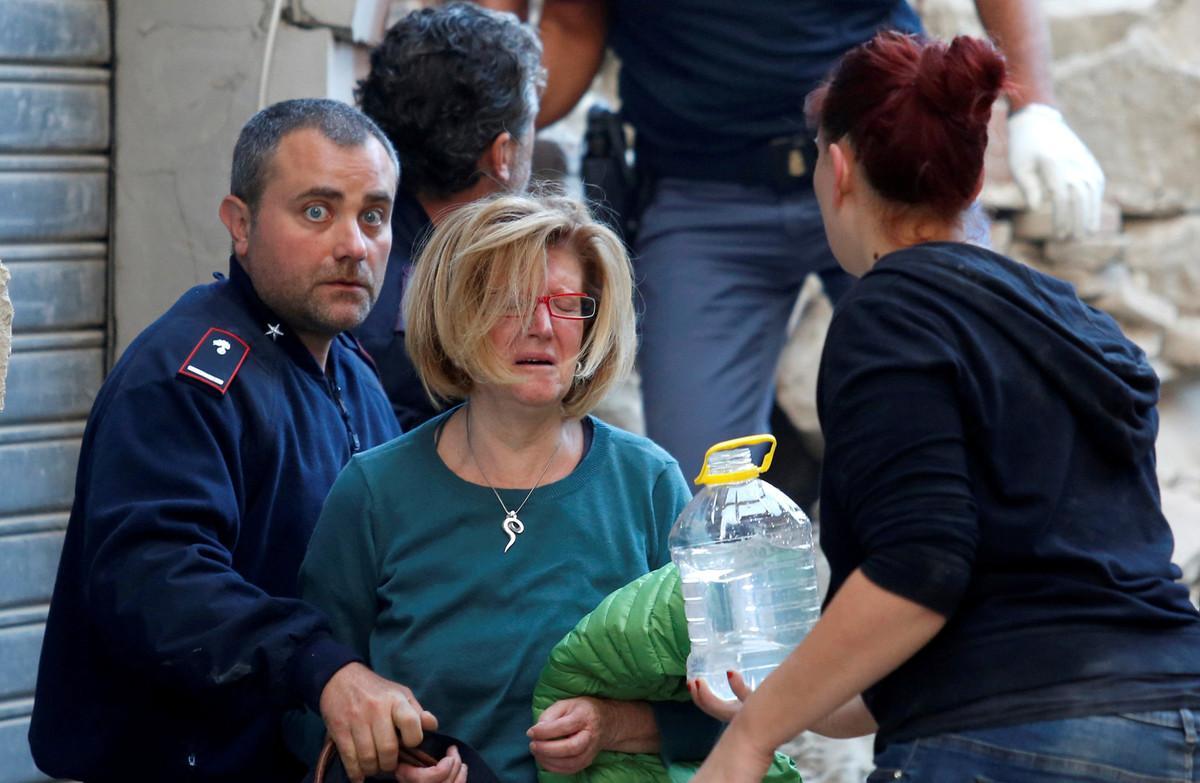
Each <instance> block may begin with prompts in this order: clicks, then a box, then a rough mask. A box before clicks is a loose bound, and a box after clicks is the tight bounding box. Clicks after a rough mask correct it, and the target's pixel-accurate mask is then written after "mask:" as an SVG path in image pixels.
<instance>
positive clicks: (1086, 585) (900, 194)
mask: <svg viewBox="0 0 1200 783" xmlns="http://www.w3.org/2000/svg"><path fill="white" fill-rule="evenodd" d="M1005 86H1006V76H1005V64H1004V61H1003V59H1002V58H1001V56H1000V55H999V54H998V53H997V52H996V51H995V50H994V49H993V48H992V47H991V45H990V44H988V43H986V42H983V41H979V40H975V39H971V38H956V39H955V40H954V41H953V42H952V43H950V44H949V45H947V44H944V43H934V42H923V41H921V40H920V39H916V38H913V37H908V36H902V35H899V34H886V33H885V34H881V35H879V36H877V37H876V38H875V39H873V40H872V41H870V42H868V43H867V44H864V45H863V46H861V47H859V48H858V49H855V50H853V51H852V52H850V53H849V54H847V55H846V56H845V58H844V59H843V60H842V62H841V63H840V64H839V66H838V67H837V69H836V70H835V71H834V73H833V75H832V77H831V78H830V79H829V81H828V82H827V83H826V84H825V85H824V86H823V87H821V88H820V89H819V90H817V91H816V92H814V94H813V95H812V96H811V97H810V99H809V115H810V120H811V121H812V123H813V127H815V128H818V129H819V133H818V146H819V148H820V157H819V160H818V163H817V168H816V172H815V188H816V194H817V198H818V200H819V202H820V205H821V213H822V216H823V218H824V222H825V230H826V232H827V233H828V236H829V241H830V244H831V246H832V248H833V251H834V254H835V255H836V256H837V259H838V261H839V262H840V263H841V265H842V266H843V267H844V268H845V269H846V270H847V271H849V272H850V273H851V274H853V275H855V276H857V277H859V278H861V279H860V280H859V281H858V282H857V283H856V284H855V285H854V287H853V288H852V289H851V290H850V292H849V293H848V294H847V295H846V296H845V298H844V299H843V300H842V301H841V302H840V303H839V305H838V308H837V310H836V313H835V315H834V319H833V323H832V326H831V328H830V331H829V336H828V339H827V342H826V344H825V352H824V356H823V359H822V364H821V375H820V383H819V390H818V398H819V409H820V414H821V424H822V428H823V430H824V433H825V438H826V450H825V458H824V459H825V462H824V475H823V479H822V488H821V512H822V523H821V528H822V530H821V535H822V538H821V544H822V546H823V547H824V549H825V552H826V554H827V556H828V558H829V562H830V565H831V568H832V582H831V585H830V594H831V595H832V599H831V600H830V601H829V602H828V604H827V606H826V610H825V613H824V616H823V617H822V619H821V621H820V622H819V623H818V624H817V625H816V627H815V628H814V629H813V631H812V633H811V634H810V635H809V636H808V638H807V639H806V640H805V641H804V643H803V644H801V645H800V647H799V648H798V649H797V650H796V651H795V652H794V653H793V654H792V655H791V657H789V658H788V659H787V661H786V662H785V663H784V664H783V665H782V666H780V668H779V669H778V670H777V671H776V672H775V673H774V674H773V675H772V676H771V677H769V678H768V679H767V680H766V682H764V683H763V685H762V687H761V688H760V689H759V690H758V691H757V692H756V693H754V694H752V695H746V694H745V692H744V689H742V688H741V683H740V682H735V683H734V684H735V689H738V690H740V692H741V693H742V695H745V696H746V699H745V704H744V706H742V708H741V710H740V712H738V713H737V714H736V717H735V718H734V720H733V722H732V723H731V725H730V726H729V728H728V730H727V731H726V732H725V734H724V736H723V737H722V739H721V741H720V742H719V743H718V745H717V747H716V748H715V749H714V751H713V753H712V755H711V756H710V757H709V760H708V761H707V762H706V763H705V765H704V767H703V768H702V769H701V771H700V773H699V775H698V776H697V777H696V778H695V783H715V782H719V783H731V781H732V782H733V783H736V782H737V781H757V780H758V779H759V777H760V775H761V773H762V771H763V770H765V769H766V766H767V763H768V761H769V760H770V758H771V751H772V750H774V748H775V747H776V746H778V745H779V744H781V743H782V742H785V741H786V740H788V739H789V738H791V737H792V736H794V735H796V734H798V733H799V732H801V731H803V730H806V729H814V730H817V731H820V732H822V733H827V734H830V735H833V736H851V735H855V734H861V733H868V732H870V731H872V730H877V732H878V733H877V740H876V759H875V760H876V764H877V767H878V769H877V771H876V772H875V774H874V775H873V776H872V777H871V778H870V780H912V781H974V780H985V779H986V780H1000V781H1006V783H1017V781H1020V783H1031V782H1041V781H1051V780H1053V781H1063V780H1087V781H1118V780H1119V781H1134V780H1136V781H1160V780H1161V781H1165V780H1172V781H1175V780H1197V779H1200V778H1197V777H1195V775H1197V774H1198V773H1197V769H1198V767H1200V764H1197V763H1196V762H1197V760H1200V755H1198V753H1197V743H1196V732H1197V727H1196V724H1197V722H1198V720H1197V719H1198V717H1200V714H1194V713H1193V712H1192V709H1195V708H1200V615H1198V614H1197V611H1196V609H1195V608H1194V607H1193V606H1192V605H1191V604H1190V603H1189V601H1188V595H1187V590H1186V589H1185V588H1184V587H1183V586H1182V585H1180V584H1179V583H1178V582H1177V581H1176V580H1177V579H1178V578H1179V576H1180V572H1179V569H1178V568H1176V567H1175V566H1173V565H1172V564H1171V562H1170V558H1171V550H1172V546H1173V541H1172V537H1171V531H1170V529H1169V527H1168V525H1167V522H1166V520H1165V519H1164V518H1163V515H1162V511H1161V508H1160V505H1159V499H1158V490H1157V481H1156V477H1155V467H1154V439H1155V433H1156V430H1157V421H1158V420H1157V414H1156V410H1155V405H1156V402H1157V398H1158V381H1157V379H1156V378H1155V376H1154V373H1153V372H1152V371H1151V369H1150V367H1149V365H1148V364H1147V362H1146V358H1145V356H1144V355H1143V354H1142V352H1141V351H1140V350H1139V349H1138V348H1137V347H1135V346H1134V345H1133V344H1132V343H1130V342H1129V341H1128V340H1126V339H1125V338H1124V337H1123V336H1122V334H1121V332H1120V330H1119V328H1118V327H1117V325H1116V324H1115V323H1114V322H1113V321H1112V320H1111V319H1110V318H1109V317H1107V316H1106V315H1104V314H1103V313H1100V312H1098V311H1096V310H1094V309H1092V308H1091V307H1088V306H1087V305H1085V304H1083V303H1082V302H1080V301H1079V299H1078V298H1077V297H1076V296H1075V294H1074V292H1073V290H1072V289H1071V288H1070V287H1069V286H1068V285H1066V284H1064V283H1062V282H1060V281H1058V280H1055V279H1053V278H1050V277H1047V276H1045V275H1041V274H1039V273H1037V272H1034V271H1033V270H1031V269H1028V268H1026V267H1024V266H1021V265H1020V264H1018V263H1015V262H1013V261H1012V260H1010V259H1008V258H1005V257H1003V256H1000V255H997V254H996V253H993V252H991V251H989V250H986V249H984V248H982V247H978V246H975V245H972V244H968V243H967V242H966V239H967V237H966V235H965V229H964V224H965V217H966V216H967V215H968V213H969V210H970V209H971V206H972V203H973V202H974V200H975V197H976V195H977V194H978V192H979V188H980V183H981V181H982V177H983V153H984V148H985V147H986V145H987V122H988V117H989V116H990V114H991V107H992V103H993V101H994V100H995V99H996V97H997V95H998V93H999V92H1000V91H1001V90H1002V89H1004V88H1005ZM734 679H735V680H736V676H735V677H734ZM692 685H693V694H694V695H695V697H696V700H697V702H699V703H700V704H701V706H703V707H705V708H706V709H708V710H709V711H710V712H712V713H713V714H716V715H718V716H719V717H724V718H726V719H728V718H729V717H730V716H731V715H733V714H734V713H735V712H736V707H737V704H736V703H729V704H726V703H723V702H718V701H716V700H715V699H714V697H713V696H712V694H711V692H710V691H709V690H708V689H707V687H705V686H703V685H702V684H698V683H693V684H692ZM1197 712H1198V713H1200V710H1198V711H1197Z"/></svg>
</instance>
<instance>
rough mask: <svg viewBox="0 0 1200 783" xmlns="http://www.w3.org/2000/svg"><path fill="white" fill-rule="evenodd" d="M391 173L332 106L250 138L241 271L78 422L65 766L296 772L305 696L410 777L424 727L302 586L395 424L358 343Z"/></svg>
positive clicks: (132, 774) (65, 580)
mask: <svg viewBox="0 0 1200 783" xmlns="http://www.w3.org/2000/svg"><path fill="white" fill-rule="evenodd" d="M398 177H399V164H398V162H397V159H396V155H395V152H394V151H393V150H392V147H391V145H390V143H389V142H388V140H387V138H386V137H385V136H384V135H383V133H382V132H381V131H380V130H379V129H378V127H377V126H375V124H374V123H373V122H371V120H369V119H368V118H366V117H365V116H364V115H362V114H360V113H359V112H357V111H356V110H354V109H352V108H351V107H349V106H346V105H345V104H341V103H338V102H336V101H328V100H302V101H288V102H284V103H281V104H276V105H275V106H272V107H269V108H267V109H265V110H263V111H262V112H259V113H258V114H257V115H255V116H254V117H253V118H252V119H251V120H250V121H249V122H248V123H247V124H246V126H245V128H243V130H242V133H241V136H240V137H239V139H238V143H237V147H236V149H235V151H234V162H233V176H232V188H231V195H229V196H227V197H226V198H225V199H224V201H223V202H222V204H221V209H220V214H221V219H222V221H223V222H224V223H225V225H226V227H227V228H228V229H229V232H230V235H231V237H232V239H233V249H234V257H233V258H231V260H230V263H229V265H230V274H229V276H228V278H225V277H222V276H219V279H218V282H216V283H212V284H209V285H207V286H200V287H197V288H193V289H192V290H190V291H188V292H187V293H186V294H184V295H183V297H181V298H180V299H179V301H178V302H176V303H175V305H174V306H173V307H172V308H171V309H170V310H168V311H167V313H166V314H165V315H163V316H162V317H161V318H159V319H158V320H157V321H156V322H155V323H154V324H152V325H151V326H150V327H149V328H147V329H146V330H145V331H144V332H143V333H142V334H141V335H140V336H139V337H138V338H137V339H136V340H135V341H134V342H133V343H132V344H131V345H130V346H129V348H128V349H127V350H126V351H125V353H124V355H123V356H122V358H121V360H120V361H119V362H118V363H117V365H116V367H115V368H114V369H113V371H112V374H111V375H110V376H109V377H108V379H107V380H106V381H105V383H104V386H103V388H102V389H101V391H100V394H99V396H98V398H97V400H96V403H95V405H94V407H93V409H92V413H91V417H90V419H89V421H88V426H87V431H86V432H85V434H84V439H83V449H82V453H81V456H80V460H79V470H78V473H77V476H76V488H75V502H74V506H73V508H72V511H71V519H70V523H69V526H68V528H67V534H66V542H65V545H64V548H63V554H62V561H61V563H60V566H59V573H58V581H57V584H56V586H55V590H54V598H53V601H52V603H51V607H50V616H49V620H48V622H47V625H46V635H45V641H44V644H43V648H42V658H41V666H40V669H39V672H38V684H37V696H36V701H35V703H34V712H33V721H32V726H31V728H30V733H29V738H30V744H31V746H32V749H33V754H34V758H35V760H36V761H37V764H38V766H39V767H40V768H41V769H42V770H44V771H45V772H47V773H48V774H50V775H53V776H56V777H63V778H73V779H79V780H83V781H138V780H153V781H190V780H204V781H217V780H220V781H225V782H228V781H243V780H244V781H256V782H260V781H297V780H299V779H300V777H301V776H302V775H303V768H302V767H300V766H298V765H297V764H296V762H295V761H294V760H291V759H290V757H289V755H288V754H287V753H286V752H285V751H284V749H283V745H282V741H281V740H280V737H279V723H280V715H281V713H282V711H283V710H284V708H286V707H288V706H292V705H298V704H300V703H302V702H304V703H307V704H308V705H309V706H310V707H313V708H314V709H319V710H320V711H321V712H322V714H323V715H324V717H325V718H326V722H327V723H328V725H329V728H330V731H331V733H333V734H334V736H335V739H338V741H339V747H342V748H343V750H344V753H343V755H344V756H349V758H347V759H346V761H347V767H348V769H351V770H352V771H354V772H355V773H356V774H361V773H364V772H365V773H366V774H372V773H373V772H374V771H376V770H377V769H379V768H380V767H386V766H388V765H391V766H392V767H394V766H395V752H396V751H395V745H396V729H397V728H399V729H400V730H401V731H402V733H403V736H404V740H405V741H406V742H411V743H412V744H415V741H416V740H418V739H419V736H420V733H421V729H422V727H424V728H430V727H431V725H432V718H431V716H428V715H427V714H423V713H422V711H421V708H420V705H419V704H417V703H416V702H415V700H412V698H411V693H409V692H407V690H406V689H404V688H402V687H401V686H398V685H395V684H393V683H389V682H388V681H386V680H383V679H382V678H379V677H377V676H376V675H374V674H372V673H371V672H370V671H369V670H367V669H366V667H364V666H363V665H362V664H361V663H357V662H356V661H358V658H357V657H356V656H355V655H354V654H353V653H352V652H350V651H349V650H348V649H346V648H345V647H343V646H342V645H340V644H338V643H336V642H335V641H334V640H333V639H332V637H331V635H330V632H329V629H328V627H327V625H326V621H325V619H324V617H323V616H322V615H321V614H320V613H319V612H318V611H316V610H315V609H314V608H312V607H310V606H308V605H306V604H305V603H303V602H301V601H300V600H298V599H297V598H296V575H297V572H298V569H299V565H300V561H301V559H302V557H303V555H304V552H305V548H306V546H307V544H308V539H309V535H310V533H311V531H312V527H313V525H314V523H315V522H316V519H317V515H318V513H319V512H320V510H321V505H322V503H323V501H324V498H325V494H326V492H327V491H328V489H329V487H330V486H331V485H332V483H333V480H334V478H335V477H336V476H337V474H338V471H339V470H341V468H342V466H343V465H344V464H345V463H346V461H347V460H348V459H349V458H350V456H351V454H353V453H355V452H357V451H360V450H362V449H366V448H370V447H372V446H375V445H377V444H380V443H383V442H385V441H387V440H389V439H391V438H392V437H394V436H396V435H397V434H399V430H398V427H397V426H396V423H395V419H394V417H393V415H392V412H391V409H390V407H389V405H388V401H387V398H386V397H385V395H384V393H383V390H382V388H381V386H380V384H379V380H378V378H377V376H376V374H375V372H374V370H373V368H372V367H371V366H370V360H369V359H368V358H367V356H366V355H365V353H364V352H363V351H362V350H361V349H360V348H359V347H358V344H357V343H356V342H355V341H354V339H353V338H351V337H349V336H348V335H346V334H344V332H345V331H346V330H347V329H351V328H353V327H356V326H358V324H360V323H361V322H362V320H363V318H365V317H366V315H367V312H368V311H369V310H370V308H371V305H372V304H373V303H374V301H375V299H376V297H377V294H378V288H379V285H380V283H381V281H382V279H383V275H384V269H385V266H386V262H387V255H388V250H389V246H390V243H391V233H390V229H389V219H390V216H391V215H390V213H391V208H392V196H393V194H394V193H395V190H396V184H397V180H398ZM389 743H390V744H389ZM346 748H351V749H352V750H350V751H348V752H347V751H345V749H346Z"/></svg>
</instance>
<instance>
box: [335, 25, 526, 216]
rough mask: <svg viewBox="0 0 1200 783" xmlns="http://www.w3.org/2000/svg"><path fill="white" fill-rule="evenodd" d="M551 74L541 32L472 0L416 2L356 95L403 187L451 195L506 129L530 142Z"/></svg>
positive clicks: (465, 184) (470, 180) (469, 180)
mask: <svg viewBox="0 0 1200 783" xmlns="http://www.w3.org/2000/svg"><path fill="white" fill-rule="evenodd" d="M545 83H546V73H545V70H544V69H543V68H542V44H541V41H539V40H538V37H537V33H536V32H535V31H534V29H533V28H532V27H531V26H529V25H528V24H524V23H522V22H521V21H520V20H519V19H517V17H516V16H514V15H512V14H509V13H500V12H497V11H489V10H487V9H484V8H480V7H478V6H476V5H473V4H470V3H451V4H449V5H445V6H436V7H433V8H424V9H420V10H417V11H413V12H412V13H410V14H408V15H407V16H405V17H403V18H402V19H401V20H400V21H398V22H396V24H395V25H393V26H392V28H391V29H390V30H388V33H387V36H386V37H385V38H384V39H383V42H382V43H381V44H379V46H378V47H376V48H375V50H374V51H373V52H371V71H370V73H369V74H368V75H367V77H366V78H365V79H363V80H362V81H360V82H359V83H358V92H357V97H358V102H359V105H360V106H362V110H363V111H364V112H366V113H367V115H368V116H370V117H371V119H373V120H375V121H376V122H377V123H379V127H381V128H383V130H384V132H386V133H387V135H388V138H390V139H391V140H392V143H393V144H395V145H396V149H397V150H398V151H399V152H400V158H401V160H402V161H403V162H404V189H405V190H406V191H408V192H409V193H417V194H427V195H431V196H438V197H446V196H452V195H454V194H456V193H459V192H461V191H463V190H466V189H467V188H469V187H471V186H472V185H473V184H475V182H476V181H477V180H478V179H479V178H480V177H481V176H482V174H481V173H480V171H479V166H478V163H479V156H480V155H482V154H483V152H484V150H486V149H487V148H488V146H489V145H490V144H491V143H492V141H494V140H495V138H496V137H497V136H499V135H500V134H501V133H504V132H506V131H507V132H508V133H510V134H512V135H513V137H514V138H516V139H517V140H518V141H522V142H524V141H526V139H524V138H522V136H524V135H527V133H526V128H527V127H528V126H529V124H530V123H531V122H532V121H533V119H534V116H535V115H536V114H537V110H538V95H539V92H540V91H541V89H542V88H543V87H544V86H545Z"/></svg>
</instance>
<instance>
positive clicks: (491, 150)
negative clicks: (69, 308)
mask: <svg viewBox="0 0 1200 783" xmlns="http://www.w3.org/2000/svg"><path fill="white" fill-rule="evenodd" d="M516 153H517V145H516V140H515V139H514V138H513V136H512V134H511V133H509V132H508V131H504V132H503V133H501V134H500V135H499V136H497V137H496V138H494V139H492V143H491V144H489V145H488V147H487V149H485V150H484V151H483V160H482V161H480V162H481V164H482V166H481V168H483V169H484V171H490V172H491V173H492V176H493V177H495V178H496V179H498V180H500V182H502V183H504V186H505V187H508V186H509V183H510V182H511V181H512V174H513V162H514V161H515V160H516V157H515V156H516Z"/></svg>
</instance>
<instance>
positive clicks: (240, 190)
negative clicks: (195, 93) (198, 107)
mask: <svg viewBox="0 0 1200 783" xmlns="http://www.w3.org/2000/svg"><path fill="white" fill-rule="evenodd" d="M307 128H315V129H316V130H319V131H320V132H321V135H323V136H324V137H325V138H327V139H329V140H330V141H332V142H333V143H334V144H336V145H338V146H339V147H358V146H362V145H363V144H365V143H366V141H367V139H368V138H374V139H375V140H376V141H378V142H379V143H380V144H382V145H383V148H384V149H385V150H386V151H387V154H388V157H389V158H391V161H392V165H393V166H395V167H396V176H397V178H399V176H400V159H399V158H398V157H396V149H395V147H393V146H392V142H391V141H390V140H389V139H388V137H387V134H385V133H384V132H383V131H382V130H380V129H379V126H378V125H376V124H375V122H374V120H372V119H371V118H370V117H368V116H367V115H365V114H363V113H362V112H360V111H359V110H358V109H355V108H354V107H353V106H350V105H348V104H345V103H342V102H341V101H335V100H331V99H329V98H297V99H295V100H290V101H280V102H279V103H275V104H272V105H270V106H268V107H267V108H265V109H263V110H262V111H260V112H258V113H257V114H255V115H254V116H253V117H251V118H250V119H249V120H248V121H247V122H246V124H245V125H243V126H242V132H241V133H240V134H239V135H238V140H237V144H236V145H235V146H234V148H233V170H232V172H231V174H230V177H229V192H230V193H232V194H233V195H235V196H237V197H238V198H240V199H241V200H242V201H244V202H246V205H247V206H248V207H250V212H251V213H254V212H256V211H257V209H258V202H259V200H260V199H261V198H262V194H263V191H264V190H265V189H266V186H267V175H268V169H269V167H270V165H271V159H272V158H273V157H274V156H275V151H276V150H277V149H279V143H280V142H281V141H282V140H283V137H284V136H286V135H288V134H289V133H291V132H292V131H298V130H304V129H307Z"/></svg>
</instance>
